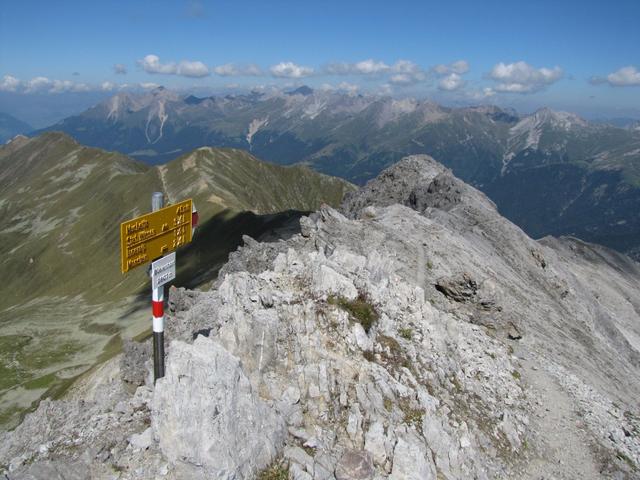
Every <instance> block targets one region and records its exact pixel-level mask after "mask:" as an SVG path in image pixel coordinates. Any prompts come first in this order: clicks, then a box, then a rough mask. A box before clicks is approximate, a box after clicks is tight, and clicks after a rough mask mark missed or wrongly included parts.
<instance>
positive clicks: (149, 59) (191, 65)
mask: <svg viewBox="0 0 640 480" xmlns="http://www.w3.org/2000/svg"><path fill="white" fill-rule="evenodd" d="M138 65H140V67H142V69H143V70H144V71H145V72H147V73H151V74H156V73H159V74H163V75H182V76H184V77H192V78H194V77H195V78H200V77H206V76H207V75H209V68H207V66H206V65H205V64H204V63H202V62H198V61H191V60H183V61H181V62H180V63H174V62H170V63H161V62H160V57H158V56H157V55H147V56H145V57H144V58H143V59H142V60H138Z"/></svg>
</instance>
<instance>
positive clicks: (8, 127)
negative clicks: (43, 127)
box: [0, 112, 33, 143]
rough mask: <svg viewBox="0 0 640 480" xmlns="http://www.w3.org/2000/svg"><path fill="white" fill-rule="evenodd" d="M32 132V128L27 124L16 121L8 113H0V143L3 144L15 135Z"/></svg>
mask: <svg viewBox="0 0 640 480" xmlns="http://www.w3.org/2000/svg"><path fill="white" fill-rule="evenodd" d="M32 130H33V127H32V126H31V125H29V124H28V123H26V122H23V121H22V120H18V119H17V118H15V117H13V116H11V115H9V114H8V113H3V112H0V143H5V142H6V141H7V140H11V139H12V138H13V137H15V136H16V135H21V134H25V133H29V132H30V131H32Z"/></svg>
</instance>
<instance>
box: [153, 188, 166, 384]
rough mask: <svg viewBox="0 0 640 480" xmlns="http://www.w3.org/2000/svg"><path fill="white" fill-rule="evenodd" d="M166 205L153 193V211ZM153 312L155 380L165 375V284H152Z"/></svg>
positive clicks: (161, 198) (161, 196) (158, 195)
mask: <svg viewBox="0 0 640 480" xmlns="http://www.w3.org/2000/svg"><path fill="white" fill-rule="evenodd" d="M163 205H164V195H163V194H162V192H153V194H152V195H151V211H153V212H155V211H156V210H160V209H161V208H162V207H163ZM151 312H152V315H153V381H154V383H155V381H156V380H158V379H159V378H162V377H164V285H161V286H159V287H157V288H153V285H152V286H151Z"/></svg>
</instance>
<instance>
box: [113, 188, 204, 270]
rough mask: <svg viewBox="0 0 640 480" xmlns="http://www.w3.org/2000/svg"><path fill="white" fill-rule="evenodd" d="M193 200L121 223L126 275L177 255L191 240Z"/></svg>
mask: <svg viewBox="0 0 640 480" xmlns="http://www.w3.org/2000/svg"><path fill="white" fill-rule="evenodd" d="M192 207H193V202H192V201H191V199H188V200H184V201H182V202H179V203H176V204H174V205H170V206H168V207H165V208H161V209H160V210H156V211H155V212H151V213H147V214H146V215H142V216H141V217H138V218H134V219H133V220H129V221H126V222H123V223H121V224H120V265H121V270H122V273H126V272H128V271H129V270H131V269H133V268H135V267H139V266H140V265H144V264H146V263H149V262H151V261H153V260H155V259H157V258H158V257H161V256H163V255H166V254H167V253H170V252H173V251H174V250H176V249H177V248H178V247H181V246H182V245H185V244H187V243H189V242H190V241H191V236H192V232H193V230H192V226H191V216H192Z"/></svg>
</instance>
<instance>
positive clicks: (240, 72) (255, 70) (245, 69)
mask: <svg viewBox="0 0 640 480" xmlns="http://www.w3.org/2000/svg"><path fill="white" fill-rule="evenodd" d="M213 71H214V72H215V73H216V75H220V76H221V77H243V76H247V77H257V76H259V75H262V69H261V68H260V67H259V66H257V65H254V64H252V63H251V64H248V65H236V64H235V63H226V64H224V65H218V66H217V67H215V68H214V69H213Z"/></svg>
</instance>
